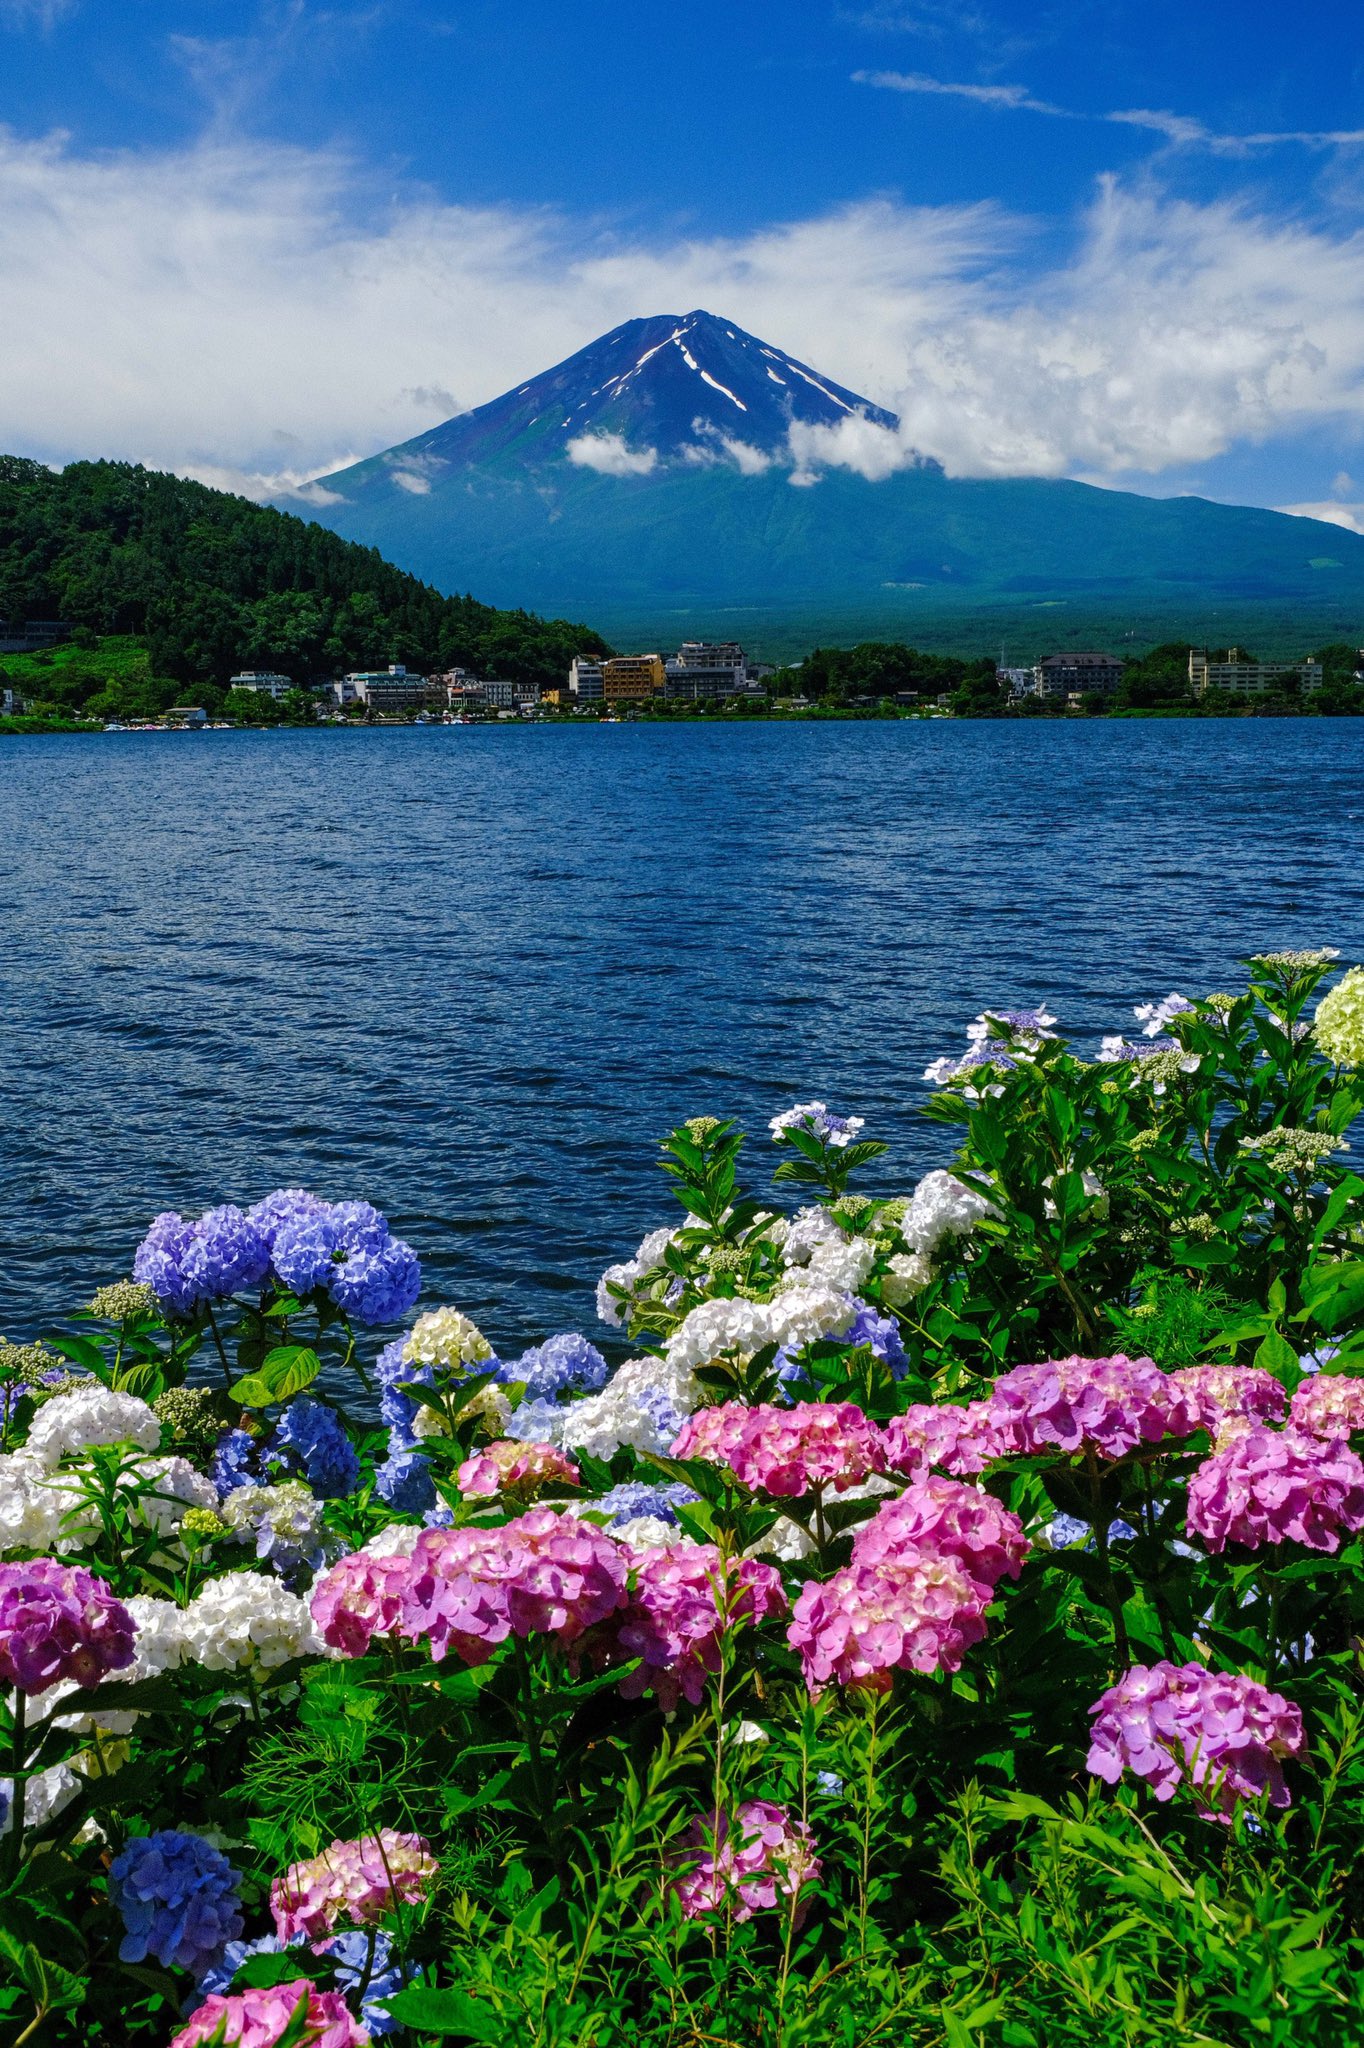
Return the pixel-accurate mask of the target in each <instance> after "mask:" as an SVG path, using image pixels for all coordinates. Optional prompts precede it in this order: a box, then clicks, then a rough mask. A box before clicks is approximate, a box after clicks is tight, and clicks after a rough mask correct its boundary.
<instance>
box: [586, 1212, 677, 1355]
mask: <svg viewBox="0 0 1364 2048" xmlns="http://www.w3.org/2000/svg"><path fill="white" fill-rule="evenodd" d="M676 1236H677V1232H676V1231H675V1230H671V1229H669V1228H668V1226H667V1225H666V1224H665V1225H664V1226H663V1228H662V1229H661V1230H651V1231H650V1232H649V1235H648V1236H647V1237H646V1238H645V1239H644V1240H643V1242H642V1243H641V1245H640V1247H639V1250H638V1251H637V1252H636V1253H635V1255H634V1257H633V1258H632V1259H622V1260H621V1262H620V1264H619V1265H616V1266H608V1267H607V1269H606V1271H605V1272H604V1273H603V1274H602V1276H601V1279H600V1280H599V1281H598V1282H597V1314H598V1315H599V1316H600V1317H601V1319H602V1321H603V1322H604V1323H609V1324H610V1325H611V1327H612V1329H615V1330H618V1329H619V1328H620V1327H621V1321H622V1318H621V1312H620V1308H621V1305H620V1303H619V1302H618V1301H617V1300H616V1299H615V1297H614V1295H613V1294H612V1293H611V1289H612V1288H613V1287H620V1288H624V1289H625V1291H626V1292H627V1293H633V1292H634V1289H635V1288H636V1287H637V1286H638V1284H639V1282H640V1281H641V1280H643V1279H644V1278H645V1276H646V1275H647V1274H649V1273H652V1272H653V1271H654V1270H655V1269H656V1268H657V1267H658V1266H659V1265H661V1264H662V1262H663V1254H664V1253H665V1252H666V1251H667V1249H668V1246H669V1245H670V1244H671V1243H672V1242H673V1240H674V1239H675V1238H676Z"/></svg>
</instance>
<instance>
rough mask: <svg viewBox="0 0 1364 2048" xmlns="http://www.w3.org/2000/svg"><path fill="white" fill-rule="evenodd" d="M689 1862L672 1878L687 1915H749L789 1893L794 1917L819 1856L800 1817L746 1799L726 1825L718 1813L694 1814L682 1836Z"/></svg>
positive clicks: (742, 1917) (815, 1871)
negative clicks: (687, 1865)
mask: <svg viewBox="0 0 1364 2048" xmlns="http://www.w3.org/2000/svg"><path fill="white" fill-rule="evenodd" d="M682 1839H683V1848H682V1857H681V1858H679V1860H682V1858H685V1860H686V1862H687V1863H688V1864H689V1865H690V1866H691V1867H690V1868H689V1869H688V1870H686V1871H685V1872H684V1874H683V1875H682V1876H681V1877H679V1878H677V1879H676V1880H675V1881H674V1883H673V1887H672V1888H673V1891H674V1892H675V1893H676V1895H677V1897H678V1899H679V1901H680V1902H681V1906H682V1911H683V1914H684V1915H685V1917H686V1918H687V1919H688V1920H700V1919H702V1918H704V1917H705V1915H706V1914H708V1913H724V1912H730V1913H732V1914H733V1915H734V1918H735V1919H736V1920H751V1919H752V1918H753V1915H754V1914H755V1913H758V1912H763V1911H770V1910H771V1909H772V1908H773V1907H775V1906H776V1904H777V1902H778V1900H779V1899H792V1900H795V1901H796V1902H797V1904H796V1917H797V1920H798V1921H799V1919H800V1917H801V1913H802V1906H803V1902H802V1901H801V1900H800V1894H801V1892H802V1891H803V1890H804V1889H805V1888H806V1886H808V1885H812V1884H814V1883H816V1882H817V1881H818V1878H819V1873H820V1868H821V1865H820V1861H819V1858H818V1857H817V1856H816V1854H815V1847H814V1841H813V1839H812V1837H811V1834H810V1830H809V1828H808V1827H807V1826H806V1825H805V1822H804V1821H802V1820H797V1819H796V1818H795V1816H794V1815H793V1814H789V1813H788V1812H787V1811H786V1809H785V1807H782V1806H774V1805H772V1804H771V1802H770V1801H768V1800H766V1799H749V1800H747V1801H745V1803H744V1804H743V1805H742V1806H741V1807H740V1808H739V1809H738V1812H737V1813H736V1814H735V1816H734V1822H733V1824H732V1825H731V1823H730V1821H729V1819H728V1816H727V1815H725V1814H723V1813H721V1814H716V1813H710V1814H698V1816H697V1818H696V1819H695V1820H694V1821H693V1822H692V1824H691V1826H690V1827H689V1828H688V1830H687V1832H686V1834H685V1835H684V1836H683V1838H682Z"/></svg>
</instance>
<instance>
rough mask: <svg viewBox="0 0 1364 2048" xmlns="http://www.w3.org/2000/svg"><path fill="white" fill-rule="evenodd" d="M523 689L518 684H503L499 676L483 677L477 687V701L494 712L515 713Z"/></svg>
mask: <svg viewBox="0 0 1364 2048" xmlns="http://www.w3.org/2000/svg"><path fill="white" fill-rule="evenodd" d="M523 687H524V686H523V685H522V684H520V683H507V682H504V681H503V680H502V679H501V677H500V676H485V677H484V679H483V681H482V682H481V683H479V684H478V685H477V689H478V696H479V701H480V703H483V704H487V705H489V706H490V707H491V708H492V709H493V710H494V711H515V709H516V707H517V704H518V703H519V702H520V698H521V691H522V688H523Z"/></svg>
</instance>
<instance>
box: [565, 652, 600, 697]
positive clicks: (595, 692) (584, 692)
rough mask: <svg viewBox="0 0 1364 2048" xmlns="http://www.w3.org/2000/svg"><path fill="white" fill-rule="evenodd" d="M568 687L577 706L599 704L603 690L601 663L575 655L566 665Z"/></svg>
mask: <svg viewBox="0 0 1364 2048" xmlns="http://www.w3.org/2000/svg"><path fill="white" fill-rule="evenodd" d="M568 687H569V692H570V694H571V695H572V696H573V697H575V698H576V699H577V701H578V703H579V704H599V703H600V702H601V698H602V689H603V684H602V673H601V663H600V662H599V661H589V660H588V659H587V658H586V657H585V656H584V655H581V654H575V655H574V657H573V659H572V661H571V662H570V663H569V665H568Z"/></svg>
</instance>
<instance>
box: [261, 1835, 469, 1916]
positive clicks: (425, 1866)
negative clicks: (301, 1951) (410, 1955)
mask: <svg viewBox="0 0 1364 2048" xmlns="http://www.w3.org/2000/svg"><path fill="white" fill-rule="evenodd" d="M439 1868H440V1865H439V1864H438V1863H437V1861H436V1859H435V1857H434V1856H433V1855H432V1853H431V1845H430V1843H429V1842H427V1841H426V1840H425V1839H424V1838H423V1837H422V1836H421V1835H403V1834H399V1833H397V1832H396V1831H395V1830H394V1829H393V1828H380V1829H379V1831H378V1833H377V1834H373V1835H362V1836H361V1837H360V1838H359V1839H358V1840H357V1841H351V1842H340V1841H337V1842H333V1843H332V1845H331V1847H330V1848H329V1849H324V1850H323V1851H322V1853H321V1855H320V1856H311V1857H309V1858H308V1859H307V1861H306V1862H303V1863H291V1864H290V1866H289V1868H288V1869H287V1870H286V1871H285V1873H284V1875H283V1877H277V1878H276V1879H275V1881H274V1883H273V1884H272V1885H271V1887H270V1911H271V1914H272V1915H273V1917H274V1922H275V1932H276V1934H277V1935H278V1936H279V1939H280V1940H281V1941H282V1942H289V1941H292V1940H294V1939H295V1938H296V1937H297V1936H298V1935H300V1934H302V1935H305V1936H306V1937H307V1939H308V1940H309V1941H323V1940H325V1939H326V1937H327V1936H328V1935H329V1934H330V1933H331V1931H332V1929H333V1927H335V1925H336V1923H337V1921H338V1920H339V1919H341V1918H342V1917H343V1916H344V1917H345V1918H346V1919H347V1920H349V1921H350V1922H351V1924H352V1926H355V1927H368V1926H372V1925H373V1924H374V1923H375V1922H376V1921H379V1920H382V1919H383V1918H384V1915H385V1914H386V1913H391V1912H393V1911H395V1910H396V1908H397V1907H398V1906H399V1905H408V1906H413V1905H417V1904H419V1903H420V1901H421V1900H422V1899H424V1898H425V1896H426V1894H427V1892H428V1891H429V1890H430V1888H431V1884H432V1881H433V1879H434V1878H435V1876H436V1873H437V1871H438V1870H439Z"/></svg>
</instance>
